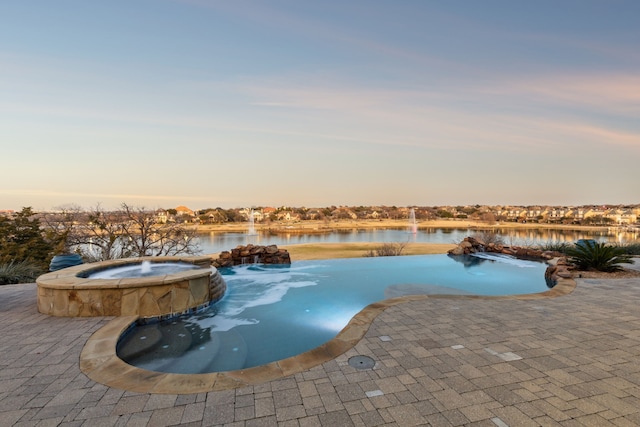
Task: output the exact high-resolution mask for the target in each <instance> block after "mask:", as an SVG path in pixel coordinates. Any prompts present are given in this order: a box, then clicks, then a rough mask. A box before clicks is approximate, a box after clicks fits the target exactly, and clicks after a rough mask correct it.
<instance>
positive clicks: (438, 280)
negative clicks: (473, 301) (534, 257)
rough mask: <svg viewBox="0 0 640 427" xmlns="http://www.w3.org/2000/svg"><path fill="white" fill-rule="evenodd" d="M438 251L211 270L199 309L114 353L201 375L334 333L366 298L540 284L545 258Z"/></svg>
mask: <svg viewBox="0 0 640 427" xmlns="http://www.w3.org/2000/svg"><path fill="white" fill-rule="evenodd" d="M482 256H483V258H480V257H460V258H453V257H449V256H447V255H421V256H402V257H379V258H353V259H334V260H324V261H298V262H294V263H293V264H291V265H287V266H267V265H259V264H258V265H255V264H252V265H246V266H237V267H233V268H228V269H220V273H221V274H222V275H223V277H224V279H225V281H226V282H227V287H228V290H227V294H226V295H225V297H224V298H223V299H222V300H220V301H219V302H217V303H216V304H214V305H212V306H211V307H210V308H209V309H207V310H206V311H204V312H202V313H198V314H194V315H190V316H184V317H179V318H175V319H172V320H168V321H162V322H152V323H149V324H146V325H139V326H136V327H134V328H132V329H131V330H130V331H129V332H128V333H127V334H126V335H125V336H124V337H123V338H122V339H121V340H120V343H119V344H118V356H119V357H120V358H122V359H123V360H125V361H126V362H127V363H129V364H131V365H134V366H137V367H139V368H144V369H149V370H153V371H159V372H171V373H205V372H224V371H230V370H238V369H244V368H249V367H253V366H259V365H263V364H266V363H269V362H272V361H275V360H281V359H284V358H287V357H290V356H293V355H297V354H300V353H303V352H305V351H308V350H311V349H313V348H315V347H317V346H319V345H321V344H323V343H325V342H327V341H329V340H331V339H332V338H333V337H335V336H336V335H337V334H338V332H340V330H341V329H342V328H344V326H346V324H347V323H348V322H349V320H350V319H351V318H352V317H353V316H354V315H355V314H356V313H358V312H359V311H360V310H362V309H363V308H364V307H366V306H367V305H369V304H371V303H372V302H376V301H380V300H383V299H387V298H393V297H396V296H401V295H411V294H421V293H427V294H434V293H440V294H475V295H515V294H528V293H536V292H543V291H545V290H548V288H547V286H546V283H545V280H544V271H545V269H546V264H544V263H538V262H531V261H523V260H517V259H514V258H510V257H503V256H493V255H488V256H487V255H482Z"/></svg>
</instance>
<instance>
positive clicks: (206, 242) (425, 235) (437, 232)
mask: <svg viewBox="0 0 640 427" xmlns="http://www.w3.org/2000/svg"><path fill="white" fill-rule="evenodd" d="M496 232H497V234H498V235H500V236H501V237H502V239H503V241H504V242H505V243H507V244H510V245H521V246H528V245H534V244H539V243H545V242H568V243H573V242H575V241H576V240H578V239H595V240H597V241H601V242H609V243H631V242H636V241H638V238H639V236H638V233H637V232H635V233H631V232H621V231H620V232H619V231H615V230H612V231H597V232H594V231H574V230H548V229H511V228H505V229H496ZM476 233H478V230H476V229H468V228H456V229H449V228H423V229H419V230H418V231H417V233H416V234H413V233H408V232H407V229H406V228H405V229H356V228H354V229H351V230H335V231H332V232H329V233H322V234H318V233H314V234H302V233H297V232H296V233H278V234H271V233H269V232H258V234H256V235H247V233H221V232H210V233H206V234H200V235H199V236H198V240H199V246H200V250H201V252H202V253H203V254H213V253H218V252H221V251H225V250H230V249H233V248H235V247H236V246H238V245H246V244H248V243H252V244H254V245H278V246H285V245H297V244H302V243H361V242H374V243H396V242H416V243H452V244H453V243H456V244H457V243H460V242H461V241H462V239H464V238H465V237H467V236H472V235H474V234H476Z"/></svg>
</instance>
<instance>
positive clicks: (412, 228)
mask: <svg viewBox="0 0 640 427" xmlns="http://www.w3.org/2000/svg"><path fill="white" fill-rule="evenodd" d="M417 232H418V223H417V222H416V211H415V209H413V208H411V211H410V212H409V233H411V234H416V233H417Z"/></svg>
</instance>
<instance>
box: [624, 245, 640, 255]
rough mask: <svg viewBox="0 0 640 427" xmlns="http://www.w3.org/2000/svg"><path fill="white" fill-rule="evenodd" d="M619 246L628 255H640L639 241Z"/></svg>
mask: <svg viewBox="0 0 640 427" xmlns="http://www.w3.org/2000/svg"><path fill="white" fill-rule="evenodd" d="M621 248H622V249H624V252H625V253H627V254H629V255H640V243H629V244H627V245H624V246H621Z"/></svg>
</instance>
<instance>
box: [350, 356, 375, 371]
mask: <svg viewBox="0 0 640 427" xmlns="http://www.w3.org/2000/svg"><path fill="white" fill-rule="evenodd" d="M375 365H376V361H375V360H373V359H372V358H370V357H369V356H353V357H350V358H349V366H351V367H353V368H356V369H373V367H374V366H375Z"/></svg>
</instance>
